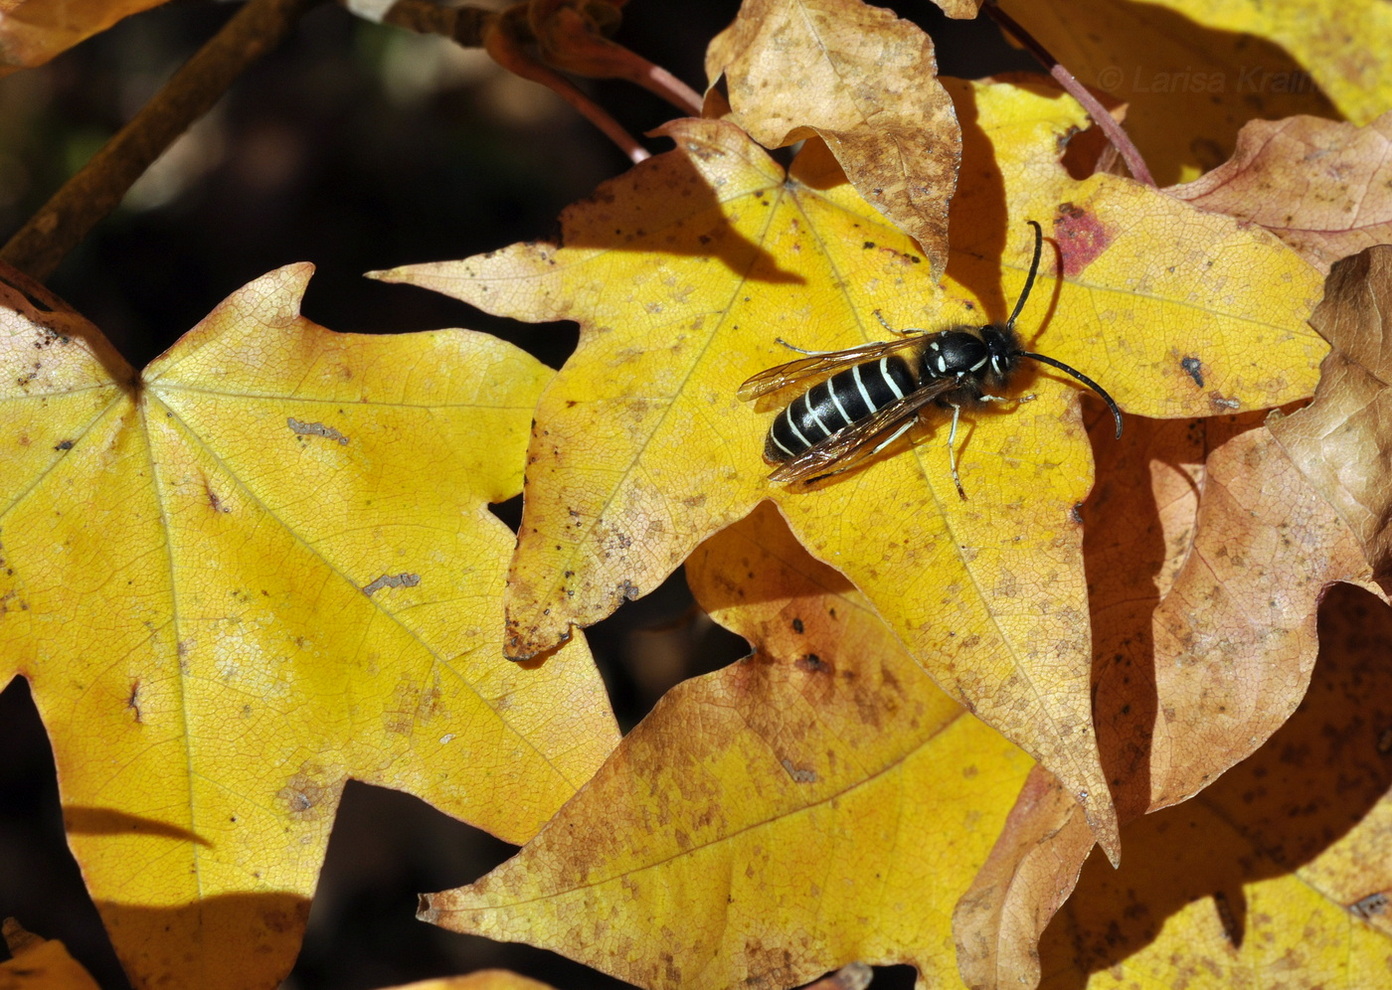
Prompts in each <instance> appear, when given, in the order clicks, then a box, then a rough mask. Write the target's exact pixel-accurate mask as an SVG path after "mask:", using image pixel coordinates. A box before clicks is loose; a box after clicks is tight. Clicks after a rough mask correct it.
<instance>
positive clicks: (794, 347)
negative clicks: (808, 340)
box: [773, 337, 836, 357]
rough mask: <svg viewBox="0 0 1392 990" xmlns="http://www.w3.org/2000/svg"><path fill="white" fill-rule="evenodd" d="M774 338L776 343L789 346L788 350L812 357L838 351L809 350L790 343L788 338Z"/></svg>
mask: <svg viewBox="0 0 1392 990" xmlns="http://www.w3.org/2000/svg"><path fill="white" fill-rule="evenodd" d="M773 339H774V342H775V343H779V344H782V345H783V346H784V347H786V348H788V350H790V351H797V352H798V353H799V354H807V355H810V356H811V357H821V356H822V355H823V354H835V353H836V352H835V351H809V350H807V349H806V348H805V347H798V346H797V345H796V344H790V343H788V342H787V341H786V340H784V339H783V338H782V337H774V338H773Z"/></svg>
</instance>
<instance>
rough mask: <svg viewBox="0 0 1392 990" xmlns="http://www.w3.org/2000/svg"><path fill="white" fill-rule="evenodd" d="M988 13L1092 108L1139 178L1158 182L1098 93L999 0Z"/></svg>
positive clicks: (990, 3)
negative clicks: (1080, 79)
mask: <svg viewBox="0 0 1392 990" xmlns="http://www.w3.org/2000/svg"><path fill="white" fill-rule="evenodd" d="M983 9H984V10H985V11H986V14H987V15H988V16H989V17H990V18H991V19H992V20H994V21H995V22H996V23H997V24H999V25H1000V26H1001V28H1002V29H1003V30H1005V31H1006V32H1008V33H1009V34H1010V35H1011V37H1013V38H1014V39H1015V40H1016V41H1018V42H1020V44H1022V45H1024V46H1025V47H1026V48H1028V49H1029V50H1030V53H1031V54H1032V55H1034V57H1035V58H1037V59H1039V61H1040V63H1041V64H1042V65H1043V66H1044V67H1045V68H1046V69H1048V70H1049V75H1051V76H1053V77H1054V79H1055V80H1057V81H1058V84H1059V85H1060V86H1062V87H1063V89H1064V92H1066V93H1068V94H1069V95H1070V96H1072V97H1073V98H1074V99H1075V100H1077V101H1078V102H1079V103H1080V104H1082V107H1083V109H1084V110H1086V111H1087V112H1088V116H1090V117H1091V118H1092V120H1093V123H1095V124H1096V125H1097V126H1098V127H1100V128H1101V129H1102V132H1103V133H1104V134H1106V135H1107V139H1108V140H1109V141H1111V142H1112V147H1114V148H1116V149H1117V151H1118V152H1119V153H1120V154H1121V158H1122V160H1123V161H1124V162H1126V167H1127V168H1128V169H1130V170H1131V174H1132V175H1133V176H1135V178H1136V179H1137V181H1139V182H1144V183H1145V184H1146V185H1148V186H1153V185H1155V179H1154V178H1153V177H1152V176H1151V174H1150V168H1149V167H1148V166H1147V165H1146V163H1145V159H1144V158H1142V157H1141V153H1140V151H1139V150H1138V149H1137V148H1136V146H1135V144H1133V143H1132V141H1131V138H1130V136H1129V135H1127V133H1126V130H1125V128H1123V127H1122V126H1121V123H1120V122H1119V121H1118V120H1117V119H1116V118H1115V117H1113V116H1112V115H1111V114H1110V113H1108V112H1107V108H1106V107H1104V106H1102V104H1101V102H1099V101H1098V99H1097V97H1095V96H1093V95H1092V93H1091V91H1090V90H1089V89H1088V88H1087V87H1086V86H1084V85H1083V84H1082V83H1080V82H1079V81H1078V80H1077V78H1076V77H1075V76H1074V75H1073V73H1071V72H1069V71H1068V70H1067V69H1065V68H1064V67H1063V66H1062V65H1061V64H1060V63H1059V60H1058V59H1056V58H1054V56H1053V55H1051V54H1050V53H1049V50H1048V49H1047V48H1045V47H1044V46H1043V45H1041V44H1040V43H1039V42H1038V41H1037V40H1036V39H1035V38H1034V36H1033V35H1031V34H1030V33H1029V32H1028V31H1026V30H1025V29H1024V28H1023V27H1021V26H1020V24H1019V23H1018V22H1016V20H1015V19H1014V18H1013V17H1011V16H1010V15H1009V14H1007V13H1006V12H1005V11H1003V10H1001V9H1000V7H999V6H998V5H997V4H996V2H995V0H987V3H986V5H985V6H984V8H983Z"/></svg>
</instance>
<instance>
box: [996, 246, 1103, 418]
mask: <svg viewBox="0 0 1392 990" xmlns="http://www.w3.org/2000/svg"><path fill="white" fill-rule="evenodd" d="M1030 222H1031V223H1033V222H1034V221H1030ZM1035 226H1038V224H1035ZM1019 354H1020V357H1027V358H1029V359H1030V360H1032V361H1041V362H1043V363H1044V364H1047V365H1049V366H1050V367H1052V368H1057V369H1058V370H1059V371H1062V372H1063V373H1064V374H1068V375H1072V376H1073V377H1074V378H1076V379H1078V381H1080V382H1082V383H1083V384H1084V385H1086V386H1087V387H1088V388H1090V389H1092V390H1093V391H1094V392H1096V393H1097V394H1098V395H1100V396H1102V401H1103V402H1105V403H1107V408H1108V409H1110V410H1111V411H1112V417H1113V418H1114V419H1115V420H1116V435H1117V439H1118V440H1120V439H1121V410H1120V409H1119V408H1118V407H1117V404H1116V400H1115V399H1113V398H1112V397H1111V396H1110V395H1108V394H1107V390H1106V389H1105V388H1103V387H1102V386H1101V385H1098V384H1097V383H1096V382H1095V381H1093V380H1092V379H1091V378H1089V377H1088V376H1087V375H1085V374H1083V373H1082V372H1081V371H1079V370H1078V369H1077V368H1070V367H1069V366H1068V365H1066V364H1064V363H1063V362H1062V361H1055V360H1054V359H1053V358H1051V357H1045V356H1044V355H1043V354H1035V353H1034V352H1033V351H1020V352H1019Z"/></svg>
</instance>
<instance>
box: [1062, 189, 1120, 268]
mask: <svg viewBox="0 0 1392 990" xmlns="http://www.w3.org/2000/svg"><path fill="white" fill-rule="evenodd" d="M1054 239H1055V241H1057V243H1058V249H1059V259H1060V267H1061V269H1062V274H1063V276H1064V277H1065V278H1076V277H1077V276H1078V275H1081V274H1082V273H1083V272H1084V271H1085V270H1086V269H1087V267H1088V265H1090V264H1092V263H1093V262H1094V261H1095V260H1097V257H1098V255H1100V254H1101V253H1102V252H1103V251H1105V250H1107V248H1108V247H1109V246H1110V245H1111V243H1112V234H1111V231H1109V230H1108V229H1107V228H1106V227H1105V226H1104V225H1103V223H1102V221H1101V220H1099V219H1098V218H1097V216H1096V215H1095V214H1093V213H1089V212H1088V211H1087V210H1084V209H1082V208H1080V207H1077V206H1074V205H1073V204H1072V203H1062V204H1060V205H1059V208H1058V216H1056V217H1055V218H1054Z"/></svg>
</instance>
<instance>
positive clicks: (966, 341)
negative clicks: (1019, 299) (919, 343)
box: [921, 324, 1020, 384]
mask: <svg viewBox="0 0 1392 990" xmlns="http://www.w3.org/2000/svg"><path fill="white" fill-rule="evenodd" d="M1019 356H1020V351H1019V347H1018V346H1017V340H1016V337H1015V334H1014V333H1013V332H1012V331H1010V330H1008V329H1006V328H1004V327H1000V326H997V325H994V324H988V325H987V326H984V327H981V328H980V329H978V330H975V331H973V330H967V329H953V330H944V331H942V332H940V333H937V334H934V335H933V337H932V338H931V339H930V340H929V341H928V342H927V344H926V346H924V348H923V355H922V359H921V360H922V365H923V370H922V372H921V375H922V379H923V381H924V382H928V381H931V380H933V379H956V380H958V381H959V382H962V383H965V382H966V381H967V380H971V381H973V382H975V383H977V384H981V383H983V382H984V381H985V380H987V379H993V380H996V381H1002V382H1003V381H1004V380H1005V379H1007V378H1008V377H1009V376H1010V373H1011V372H1012V371H1013V370H1014V369H1015V365H1016V363H1017V362H1018V360H1019Z"/></svg>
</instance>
